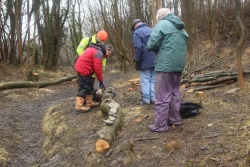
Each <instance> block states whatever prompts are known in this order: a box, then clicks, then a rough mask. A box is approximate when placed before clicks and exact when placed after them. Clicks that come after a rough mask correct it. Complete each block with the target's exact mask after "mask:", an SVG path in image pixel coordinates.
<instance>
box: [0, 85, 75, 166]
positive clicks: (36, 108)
mask: <svg viewBox="0 0 250 167" xmlns="http://www.w3.org/2000/svg"><path fill="white" fill-rule="evenodd" d="M66 88H67V89H66ZM61 90H63V91H61ZM72 90H73V91H72ZM75 92H76V87H75V84H69V83H66V84H62V85H59V86H51V87H48V88H43V89H39V90H38V89H20V90H6V91H2V92H1V94H0V95H1V98H0V99H1V100H0V103H1V107H0V110H1V111H4V112H1V125H2V126H1V130H2V132H3V133H1V137H2V139H3V137H5V138H6V139H7V140H9V139H10V141H9V142H7V143H16V144H17V145H14V146H12V145H9V146H8V148H9V149H11V150H12V152H13V155H12V156H11V157H12V159H13V160H12V161H11V163H10V164H9V166H18V167H19V166H20V167H24V166H25V167H26V166H27V167H28V166H32V165H34V164H36V163H37V162H40V161H42V160H43V153H42V149H41V148H42V143H43V140H44V138H43V137H44V136H43V133H42V131H41V124H42V119H43V116H44V113H45V111H46V110H47V109H48V108H49V107H50V106H52V105H54V104H57V103H58V101H60V99H67V98H70V97H74V96H75Z"/></svg>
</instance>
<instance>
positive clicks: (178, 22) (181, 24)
mask: <svg viewBox="0 0 250 167" xmlns="http://www.w3.org/2000/svg"><path fill="white" fill-rule="evenodd" d="M162 20H168V21H170V22H171V23H173V24H174V26H175V27H176V28H177V29H179V30H183V29H184V27H185V24H184V22H183V21H181V20H180V19H179V18H178V17H177V16H175V15H174V14H173V13H170V14H168V15H167V16H165V17H164V18H163V19H162Z"/></svg>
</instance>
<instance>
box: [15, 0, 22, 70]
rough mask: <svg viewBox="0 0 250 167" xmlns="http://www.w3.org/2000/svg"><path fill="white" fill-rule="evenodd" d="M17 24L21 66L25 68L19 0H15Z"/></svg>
mask: <svg viewBox="0 0 250 167" xmlns="http://www.w3.org/2000/svg"><path fill="white" fill-rule="evenodd" d="M15 3H16V4H15V25H16V32H17V41H18V53H19V60H20V62H19V63H20V66H19V67H20V68H23V52H22V40H21V33H20V31H21V30H20V29H19V23H20V22H19V14H20V10H19V9H20V8H19V6H20V4H19V0H16V2H15Z"/></svg>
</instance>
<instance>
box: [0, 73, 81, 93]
mask: <svg viewBox="0 0 250 167" xmlns="http://www.w3.org/2000/svg"><path fill="white" fill-rule="evenodd" d="M75 78H77V76H76V75H72V76H69V77H63V78H60V79H58V80H54V81H43V82H32V81H16V82H5V83H0V91H1V90H6V89H15V88H31V87H36V88H43V87H46V86H51V85H58V84H60V83H63V82H66V81H71V80H72V79H75Z"/></svg>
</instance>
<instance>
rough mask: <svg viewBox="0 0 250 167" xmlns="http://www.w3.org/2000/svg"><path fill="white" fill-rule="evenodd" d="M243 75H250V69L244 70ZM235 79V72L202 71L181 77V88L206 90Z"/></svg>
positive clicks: (236, 77) (232, 81)
mask: <svg viewBox="0 0 250 167" xmlns="http://www.w3.org/2000/svg"><path fill="white" fill-rule="evenodd" d="M243 75H244V76H246V75H250V71H244V72H243ZM237 79H238V73H237V72H226V71H224V70H219V71H211V72H205V73H204V72H203V73H201V74H192V75H190V76H188V77H187V78H183V79H182V81H181V88H182V90H188V91H190V92H194V91H201V90H208V89H213V88H218V87H222V86H226V85H228V84H231V83H234V82H236V81H237Z"/></svg>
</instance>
